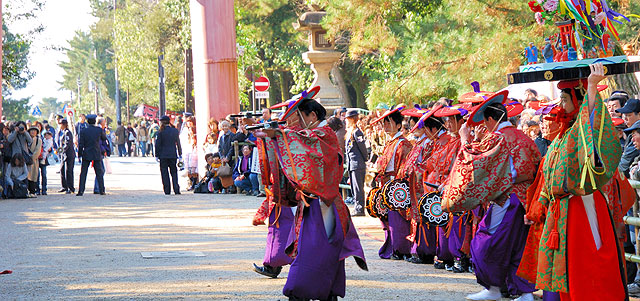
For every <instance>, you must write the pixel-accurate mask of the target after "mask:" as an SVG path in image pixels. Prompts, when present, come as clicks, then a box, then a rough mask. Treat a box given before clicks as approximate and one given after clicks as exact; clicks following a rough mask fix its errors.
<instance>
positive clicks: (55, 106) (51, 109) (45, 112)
mask: <svg viewBox="0 0 640 301" xmlns="http://www.w3.org/2000/svg"><path fill="white" fill-rule="evenodd" d="M38 107H39V108H40V111H41V112H42V117H43V118H49V116H51V114H60V111H61V110H62V107H63V104H62V102H59V101H58V99H57V98H55V97H44V98H42V100H41V101H40V103H38Z"/></svg>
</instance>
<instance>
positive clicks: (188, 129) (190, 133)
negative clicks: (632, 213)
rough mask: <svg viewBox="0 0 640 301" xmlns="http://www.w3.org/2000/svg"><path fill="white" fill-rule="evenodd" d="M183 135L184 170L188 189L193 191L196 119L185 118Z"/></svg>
mask: <svg viewBox="0 0 640 301" xmlns="http://www.w3.org/2000/svg"><path fill="white" fill-rule="evenodd" d="M183 127H184V131H183V133H186V135H187V141H186V144H183V151H184V159H185V162H184V164H185V168H186V169H187V173H188V177H189V188H187V191H191V190H193V188H194V186H195V185H196V184H197V183H198V140H197V136H196V119H195V118H194V117H193V116H190V117H187V118H186V120H185V125H184V126H183Z"/></svg>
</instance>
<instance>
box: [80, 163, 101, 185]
mask: <svg viewBox="0 0 640 301" xmlns="http://www.w3.org/2000/svg"><path fill="white" fill-rule="evenodd" d="M91 162H93V170H94V171H95V172H96V179H97V180H98V190H99V191H100V193H103V192H104V170H103V165H102V160H94V161H89V160H82V167H81V168H80V183H79V184H78V193H84V186H85V184H86V183H87V172H89V164H91Z"/></svg>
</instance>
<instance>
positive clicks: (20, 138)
mask: <svg viewBox="0 0 640 301" xmlns="http://www.w3.org/2000/svg"><path fill="white" fill-rule="evenodd" d="M9 131H10V132H11V133H10V134H9V136H8V137H7V141H8V142H9V145H10V148H11V157H13V156H14V155H16V154H21V155H22V156H23V157H25V161H26V162H27V165H31V164H32V163H33V161H31V160H28V159H27V158H26V157H27V155H28V156H29V158H30V157H31V154H29V145H31V142H32V140H31V135H29V133H28V132H27V124H26V123H24V121H17V122H15V123H14V124H13V125H11V126H9ZM29 162H31V163H29Z"/></svg>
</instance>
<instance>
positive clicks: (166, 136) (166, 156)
mask: <svg viewBox="0 0 640 301" xmlns="http://www.w3.org/2000/svg"><path fill="white" fill-rule="evenodd" d="M170 121H171V119H169V116H166V115H164V116H162V117H160V129H159V130H158V137H157V139H156V147H155V148H156V158H158V161H160V174H161V176H162V188H163V189H164V194H166V195H169V194H171V186H170V185H171V184H173V192H174V193H175V194H180V185H178V167H177V165H176V163H177V159H178V158H180V157H182V147H181V146H180V138H179V133H178V130H177V129H176V128H174V127H172V126H171V125H170V124H169V122H170ZM169 174H171V179H169Z"/></svg>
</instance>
